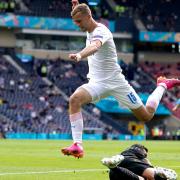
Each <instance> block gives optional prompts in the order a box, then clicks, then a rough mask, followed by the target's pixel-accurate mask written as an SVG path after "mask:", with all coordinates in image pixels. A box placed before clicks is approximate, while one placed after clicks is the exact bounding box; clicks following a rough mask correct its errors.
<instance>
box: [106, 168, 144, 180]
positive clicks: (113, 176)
mask: <svg viewBox="0 0 180 180" xmlns="http://www.w3.org/2000/svg"><path fill="white" fill-rule="evenodd" d="M109 179H110V180H120V179H124V180H144V178H143V177H141V176H138V175H136V174H135V173H133V172H132V171H130V170H128V169H126V168H123V167H115V168H112V169H110V172H109Z"/></svg>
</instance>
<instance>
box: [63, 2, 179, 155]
mask: <svg viewBox="0 0 180 180" xmlns="http://www.w3.org/2000/svg"><path fill="white" fill-rule="evenodd" d="M72 4H73V5H72V12H71V16H72V19H73V21H74V23H75V24H76V25H77V26H78V27H79V28H80V29H81V30H82V31H84V32H87V40H86V47H85V48H84V49H82V50H81V51H80V52H78V53H72V54H69V58H70V59H72V60H74V61H75V62H79V61H81V60H82V59H85V58H87V59H88V65H89V73H88V75H87V77H88V79H89V82H88V83H87V84H84V85H82V86H80V87H79V88H77V90H76V91H75V92H74V93H73V94H72V95H71V96H70V98H69V114H70V123H71V130H72V137H73V141H74V143H73V144H72V145H71V146H70V147H65V148H63V149H62V150H61V151H62V153H63V154H64V155H71V156H74V157H78V158H80V157H83V154H84V151H83V146H82V132H83V116H82V112H81V107H82V106H83V105H85V104H88V103H91V102H94V101H98V100H100V99H101V98H103V97H106V96H110V95H111V96H114V97H115V98H116V99H117V101H118V102H119V103H120V104H121V105H122V106H125V107H127V108H129V109H130V110H131V111H132V112H133V114H134V115H135V116H136V117H137V119H139V120H141V121H143V122H147V121H149V120H151V119H152V117H153V115H154V113H155V111H156V109H157V107H158V104H159V102H160V100H161V98H162V96H163V94H164V92H165V91H166V90H167V89H170V88H172V87H174V86H178V85H180V80H178V79H166V78H165V77H159V78H158V79H157V88H156V89H155V90H154V92H153V93H152V94H151V95H150V97H149V98H148V100H147V103H146V105H145V106H144V105H143V103H142V101H141V99H140V98H139V96H138V95H137V93H136V92H135V90H134V89H133V88H132V87H131V86H130V84H129V83H128V82H127V80H126V79H125V77H124V75H123V74H122V70H121V68H120V66H119V64H118V58H117V53H116V47H115V44H114V40H113V36H112V33H111V32H110V31H109V29H108V28H107V27H106V26H105V25H103V24H101V23H98V22H96V21H95V20H94V19H93V17H92V14H91V10H90V8H89V7H88V5H86V4H79V3H78V0H72Z"/></svg>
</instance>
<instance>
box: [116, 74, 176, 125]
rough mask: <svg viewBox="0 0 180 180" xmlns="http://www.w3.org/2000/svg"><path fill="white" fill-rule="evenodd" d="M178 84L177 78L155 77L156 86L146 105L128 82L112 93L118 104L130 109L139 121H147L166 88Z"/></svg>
mask: <svg viewBox="0 0 180 180" xmlns="http://www.w3.org/2000/svg"><path fill="white" fill-rule="evenodd" d="M175 86H180V80H177V79H166V78H162V77H160V78H158V79H157V88H156V89H155V90H154V91H153V93H152V94H151V95H150V96H149V98H148V100H147V103H146V106H144V105H143V103H142V102H141V100H140V98H139V96H138V95H137V93H136V92H135V90H134V89H133V88H132V87H131V86H130V85H128V84H126V83H124V87H123V88H118V89H116V90H115V91H114V92H113V95H114V96H115V97H116V99H117V100H118V101H119V103H120V104H122V105H124V106H126V107H128V108H129V109H131V111H132V112H133V114H134V115H135V116H136V117H137V119H139V120H140V121H143V122H147V121H149V120H151V119H152V118H153V116H154V113H155V111H156V109H157V107H158V105H159V102H160V100H161V98H162V96H163V94H164V92H165V91H166V89H170V88H173V87H175Z"/></svg>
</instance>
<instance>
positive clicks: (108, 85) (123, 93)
mask: <svg viewBox="0 0 180 180" xmlns="http://www.w3.org/2000/svg"><path fill="white" fill-rule="evenodd" d="M79 88H84V89H85V90H86V91H88V92H89V94H90V95H91V97H92V103H95V102H97V101H99V100H100V99H102V98H105V97H107V96H114V97H115V98H116V100H117V101H118V102H119V105H120V106H121V107H126V108H129V109H137V108H139V107H140V106H142V105H143V103H142V101H141V99H140V97H139V96H138V94H137V93H136V92H135V90H134V89H133V88H132V86H131V85H130V84H129V83H128V81H127V80H126V79H125V78H124V75H122V74H120V75H119V76H118V77H116V78H114V79H113V80H105V81H99V82H94V81H92V80H90V81H89V82H88V83H87V84H83V85H82V86H80V87H79ZM79 88H78V89H79Z"/></svg>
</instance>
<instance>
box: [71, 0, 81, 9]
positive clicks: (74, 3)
mask: <svg viewBox="0 0 180 180" xmlns="http://www.w3.org/2000/svg"><path fill="white" fill-rule="evenodd" d="M71 2H72V9H74V8H75V6H77V5H78V4H79V1H78V0H72V1H71Z"/></svg>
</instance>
